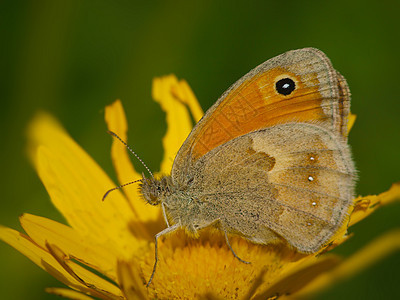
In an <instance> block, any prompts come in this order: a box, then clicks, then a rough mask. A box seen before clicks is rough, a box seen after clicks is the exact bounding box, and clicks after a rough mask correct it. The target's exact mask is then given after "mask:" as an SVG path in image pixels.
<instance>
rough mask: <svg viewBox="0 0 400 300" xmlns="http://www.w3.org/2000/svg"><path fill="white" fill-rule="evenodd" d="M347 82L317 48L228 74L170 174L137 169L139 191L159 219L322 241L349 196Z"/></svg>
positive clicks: (304, 248) (264, 239)
mask: <svg viewBox="0 0 400 300" xmlns="http://www.w3.org/2000/svg"><path fill="white" fill-rule="evenodd" d="M349 112H350V92H349V88H348V85H347V83H346V80H345V79H344V77H343V76H342V75H341V74H340V73H339V72H337V71H336V70H335V69H334V68H333V67H332V64H331V62H330V60H329V59H328V57H327V56H326V55H325V54H324V53H323V52H322V51H320V50H318V49H314V48H304V49H299V50H292V51H288V52H286V53H283V54H281V55H279V56H276V57H274V58H272V59H269V60H267V61H266V62H264V63H263V64H261V65H259V66H258V67H256V68H254V69H253V70H251V71H250V72H249V73H247V74H246V75H244V76H243V77H242V78H241V79H239V80H238V81H237V82H236V83H234V84H233V85H232V86H231V87H230V88H229V89H228V90H227V91H226V92H225V93H224V94H223V95H222V96H221V97H220V98H219V99H218V101H217V102H216V103H215V104H214V105H213V106H212V107H211V108H210V109H209V110H208V111H207V112H206V113H205V115H204V116H203V118H202V119H201V120H200V121H199V122H198V123H197V124H196V125H195V127H194V128H193V130H192V131H191V133H190V134H189V136H188V137H187V139H186V141H185V142H184V143H183V145H182V147H181V148H180V150H179V151H178V154H177V155H176V157H175V160H174V163H173V166H172V171H171V174H170V175H169V176H163V177H161V178H158V179H156V178H154V177H152V176H151V177H149V178H147V177H146V176H145V175H143V178H142V179H141V184H140V193H141V194H142V196H143V198H144V199H145V201H147V202H148V203H149V204H152V205H161V208H162V212H163V215H164V219H165V222H166V224H167V228H166V229H164V230H162V231H161V232H160V233H158V234H157V235H156V236H155V264H154V268H153V273H152V275H151V277H150V280H149V282H148V284H147V285H149V284H150V283H151V281H152V279H153V277H154V274H155V270H156V266H157V261H158V255H157V249H158V248H157V241H158V239H159V238H160V237H161V236H163V235H166V234H168V233H170V232H173V231H175V230H177V229H178V228H184V229H185V230H186V231H187V232H189V233H191V234H192V235H194V236H198V231H199V230H201V229H202V228H205V227H209V226H215V227H217V228H219V229H220V230H221V231H222V232H223V233H224V235H225V239H226V243H227V245H228V246H229V248H230V249H231V251H232V253H233V255H234V256H235V257H236V258H238V259H239V260H240V261H242V262H244V263H248V262H246V261H244V260H242V259H241V258H239V257H238V256H237V255H236V254H235V252H234V250H233V249H232V247H231V245H230V243H229V238H228V235H230V234H236V235H239V236H241V237H243V238H245V239H247V240H249V241H252V242H254V243H258V244H263V245H266V244H271V243H278V242H284V243H287V244H288V245H290V247H292V248H294V249H296V250H297V251H298V252H300V253H314V252H317V251H319V250H320V249H322V248H323V247H324V246H325V245H326V244H327V242H329V239H330V238H331V237H332V236H333V235H334V234H335V232H336V231H337V230H338V229H339V227H340V226H341V225H342V224H343V222H344V220H345V218H346V215H347V214H348V211H349V209H350V207H351V205H352V199H353V195H354V186H355V179H356V171H355V167H354V163H353V161H352V158H351V153H350V149H349V146H348V144H347V122H348V116H349Z"/></svg>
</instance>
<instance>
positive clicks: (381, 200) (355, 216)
mask: <svg viewBox="0 0 400 300" xmlns="http://www.w3.org/2000/svg"><path fill="white" fill-rule="evenodd" d="M396 200H400V182H398V183H394V184H393V185H392V186H391V187H390V189H389V190H388V191H386V192H383V193H381V194H379V195H376V196H375V195H370V196H365V197H358V198H357V199H355V205H354V209H353V212H352V214H351V216H350V222H349V226H353V225H354V224H356V223H358V222H359V221H361V220H362V219H364V218H366V217H367V216H369V215H370V214H371V213H373V212H374V211H375V210H376V209H377V208H379V207H381V206H383V205H387V204H389V203H391V202H394V201H396Z"/></svg>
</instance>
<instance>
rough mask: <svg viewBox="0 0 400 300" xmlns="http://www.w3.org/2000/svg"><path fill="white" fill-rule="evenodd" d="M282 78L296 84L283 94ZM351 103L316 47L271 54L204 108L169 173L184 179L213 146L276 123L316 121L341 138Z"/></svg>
mask: <svg viewBox="0 0 400 300" xmlns="http://www.w3.org/2000/svg"><path fill="white" fill-rule="evenodd" d="M285 79H289V80H292V81H293V82H294V84H295V89H294V90H293V91H292V92H291V93H290V94H286V95H285V94H282V93H279V89H278V90H277V83H278V82H279V81H280V80H285ZM283 82H284V81H283ZM349 101H350V98H349V91H348V88H347V83H346V81H345V79H344V78H343V77H342V76H341V75H340V74H339V73H338V72H337V71H335V70H334V69H333V67H332V64H331V62H330V60H329V59H328V58H327V57H326V55H325V54H324V53H323V52H321V51H320V50H317V49H314V48H305V49H300V50H293V51H288V52H286V53H284V54H282V55H279V56H277V57H274V58H272V59H270V60H268V61H266V62H264V63H263V64H261V65H259V66H258V67H256V68H255V69H253V70H252V71H250V72H249V73H248V74H246V75H245V76H243V77H242V78H241V79H239V80H238V81H237V82H236V83H235V84H233V85H232V86H231V87H230V88H229V89H228V90H227V91H226V92H225V93H224V94H223V95H222V96H221V97H220V99H219V100H218V101H217V102H216V103H215V104H214V105H213V106H212V107H211V108H210V109H209V110H208V111H207V112H206V114H205V115H204V117H203V118H202V119H201V120H200V121H199V122H198V123H197V125H196V126H195V127H194V128H193V130H192V132H191V133H190V135H189V136H188V138H187V139H186V141H185V143H184V144H183V145H182V147H181V149H180V150H179V152H178V154H177V156H176V158H175V161H174V165H173V168H172V177H173V179H174V178H175V179H176V180H178V181H184V180H185V177H186V173H187V170H188V169H190V168H191V166H192V165H193V164H194V162H195V161H196V160H198V159H199V158H200V157H202V156H203V155H204V154H206V153H208V152H209V151H211V150H212V149H214V148H215V147H218V146H219V145H222V144H224V143H226V142H227V141H229V140H232V139H234V138H235V137H238V136H242V135H244V134H247V133H249V132H253V131H256V130H260V129H263V128H268V127H270V126H273V125H276V124H284V123H288V122H293V121H297V122H314V123H315V122H318V123H319V124H320V126H322V127H324V128H326V129H328V130H332V131H335V132H338V134H339V135H341V136H343V138H344V139H345V138H346V134H347V117H348V114H349V106H350V104H349Z"/></svg>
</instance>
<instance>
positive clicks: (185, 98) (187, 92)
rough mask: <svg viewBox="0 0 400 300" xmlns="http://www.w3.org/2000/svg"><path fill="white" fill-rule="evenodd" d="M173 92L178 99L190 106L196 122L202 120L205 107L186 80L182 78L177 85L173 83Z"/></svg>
mask: <svg viewBox="0 0 400 300" xmlns="http://www.w3.org/2000/svg"><path fill="white" fill-rule="evenodd" d="M171 93H172V95H173V96H174V97H175V98H176V99H177V100H179V101H181V102H182V103H184V104H186V105H187V106H188V107H189V110H190V113H191V115H192V116H193V119H194V121H195V122H196V123H197V122H198V121H200V119H201V118H202V117H203V115H204V112H203V109H202V108H201V106H200V103H199V101H198V100H197V98H196V96H195V94H194V93H193V90H192V89H191V88H190V86H189V84H188V83H187V82H186V80H184V79H181V80H180V81H179V82H178V83H177V84H176V85H172V87H171Z"/></svg>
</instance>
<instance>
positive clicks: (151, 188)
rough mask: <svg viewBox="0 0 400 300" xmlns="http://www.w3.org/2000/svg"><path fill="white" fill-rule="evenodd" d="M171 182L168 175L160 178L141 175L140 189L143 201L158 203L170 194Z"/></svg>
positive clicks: (152, 203)
mask: <svg viewBox="0 0 400 300" xmlns="http://www.w3.org/2000/svg"><path fill="white" fill-rule="evenodd" d="M171 187H172V182H171V178H170V177H168V176H165V177H162V178H161V179H155V178H153V177H151V178H146V177H145V176H144V175H143V179H142V183H141V184H140V191H141V194H142V195H143V197H144V199H145V201H146V202H147V203H149V204H151V205H159V204H161V202H164V201H165V199H166V198H168V197H169V196H170V195H171Z"/></svg>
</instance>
